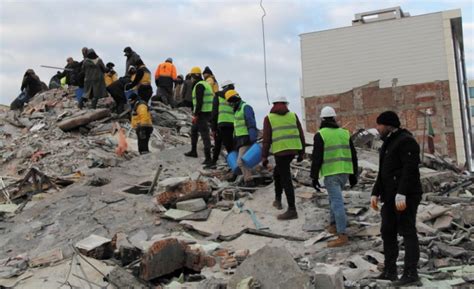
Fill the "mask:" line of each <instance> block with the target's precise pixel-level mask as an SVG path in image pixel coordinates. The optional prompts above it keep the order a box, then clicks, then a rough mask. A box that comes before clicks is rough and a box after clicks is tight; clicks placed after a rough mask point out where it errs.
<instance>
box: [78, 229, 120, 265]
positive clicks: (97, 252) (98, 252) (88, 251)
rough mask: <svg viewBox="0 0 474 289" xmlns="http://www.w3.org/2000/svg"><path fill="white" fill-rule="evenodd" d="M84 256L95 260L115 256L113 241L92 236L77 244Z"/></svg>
mask: <svg viewBox="0 0 474 289" xmlns="http://www.w3.org/2000/svg"><path fill="white" fill-rule="evenodd" d="M76 248H77V249H79V252H81V253H82V254H84V255H86V256H88V257H91V258H94V259H99V260H102V259H108V258H110V257H112V255H113V251H114V250H113V247H112V240H111V239H108V238H104V237H101V236H97V235H90V236H89V237H87V238H85V239H84V240H81V241H79V242H77V243H76Z"/></svg>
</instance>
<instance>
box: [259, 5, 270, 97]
mask: <svg viewBox="0 0 474 289" xmlns="http://www.w3.org/2000/svg"><path fill="white" fill-rule="evenodd" d="M260 7H261V8H262V10H263V15H262V36H263V71H264V73H265V93H266V94H267V101H268V105H270V98H269V97H268V82H267V52H266V49H265V23H264V21H263V18H264V17H265V16H266V15H267V12H266V11H265V8H263V0H260Z"/></svg>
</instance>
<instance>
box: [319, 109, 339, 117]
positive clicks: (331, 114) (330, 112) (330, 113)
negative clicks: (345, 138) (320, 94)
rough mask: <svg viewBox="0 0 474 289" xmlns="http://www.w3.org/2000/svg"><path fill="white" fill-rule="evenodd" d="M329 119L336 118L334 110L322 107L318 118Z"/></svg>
mask: <svg viewBox="0 0 474 289" xmlns="http://www.w3.org/2000/svg"><path fill="white" fill-rule="evenodd" d="M331 117H332V118H334V117H336V111H335V110H334V108H332V107H330V106H325V107H323V109H321V115H320V118H321V119H323V118H331Z"/></svg>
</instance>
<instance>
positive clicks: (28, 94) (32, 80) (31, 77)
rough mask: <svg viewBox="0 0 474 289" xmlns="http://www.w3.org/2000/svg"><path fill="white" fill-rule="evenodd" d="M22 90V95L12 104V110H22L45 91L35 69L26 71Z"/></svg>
mask: <svg viewBox="0 0 474 289" xmlns="http://www.w3.org/2000/svg"><path fill="white" fill-rule="evenodd" d="M20 90H21V93H20V95H18V97H17V98H15V100H13V102H12V103H11V104H10V109H11V110H22V109H23V106H24V105H25V103H28V102H29V101H30V100H31V99H32V98H33V97H34V96H35V95H36V94H37V93H39V92H42V91H43V90H44V88H43V85H42V83H41V80H40V78H39V77H38V75H36V73H35V71H34V70H33V69H28V70H26V72H25V74H24V75H23V81H22V82H21V87H20Z"/></svg>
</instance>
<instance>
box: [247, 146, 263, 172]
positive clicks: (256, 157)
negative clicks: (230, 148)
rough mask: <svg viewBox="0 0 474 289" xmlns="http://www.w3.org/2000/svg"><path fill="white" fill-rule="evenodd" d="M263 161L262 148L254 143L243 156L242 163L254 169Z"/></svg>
mask: <svg viewBox="0 0 474 289" xmlns="http://www.w3.org/2000/svg"><path fill="white" fill-rule="evenodd" d="M261 161H262V147H261V146H260V145H259V144H258V143H254V144H253V145H252V146H251V147H250V148H249V149H248V150H247V151H246V152H245V154H244V155H243V156H242V162H243V163H244V165H245V166H246V167H248V168H250V169H251V168H253V167H255V166H256V165H258V164H259V163H260V162H261Z"/></svg>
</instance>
